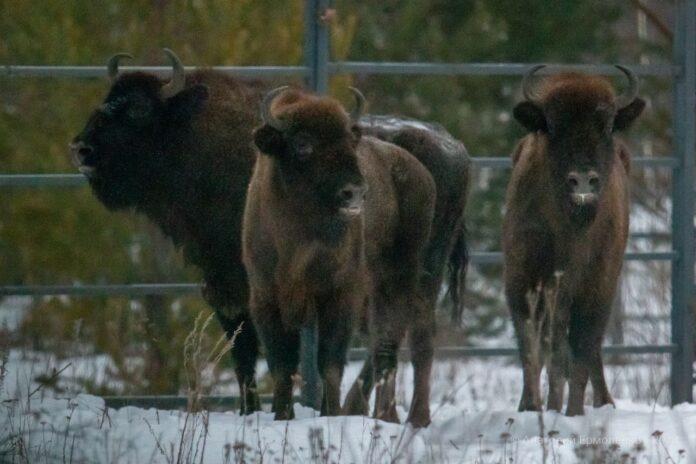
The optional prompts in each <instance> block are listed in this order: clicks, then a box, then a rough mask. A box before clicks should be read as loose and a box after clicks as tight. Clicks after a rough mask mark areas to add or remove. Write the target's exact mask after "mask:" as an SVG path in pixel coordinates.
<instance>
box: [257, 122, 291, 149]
mask: <svg viewBox="0 0 696 464" xmlns="http://www.w3.org/2000/svg"><path fill="white" fill-rule="evenodd" d="M254 144H256V146H257V147H258V149H259V150H261V152H262V153H265V154H267V155H271V156H281V155H282V154H283V153H284V152H285V138H284V137H283V133H282V132H280V131H279V130H278V129H276V128H274V127H271V126H269V125H268V124H264V125H263V126H261V127H259V128H258V129H256V130H255V131H254Z"/></svg>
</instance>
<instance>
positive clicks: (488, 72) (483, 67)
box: [329, 61, 681, 76]
mask: <svg viewBox="0 0 696 464" xmlns="http://www.w3.org/2000/svg"><path fill="white" fill-rule="evenodd" d="M535 64H542V63H409V62H392V63H384V62H381V63H372V62H363V61H339V62H333V63H329V73H331V74H402V75H470V76H521V75H523V74H524V73H526V72H527V71H528V70H529V68H530V67H531V66H533V65H535ZM546 64H548V65H549V68H548V71H546V70H543V69H542V70H540V71H539V74H544V73H545V72H555V70H557V69H558V68H562V69H564V70H574V71H582V72H586V73H593V74H603V75H619V74H621V73H620V71H618V70H617V69H616V68H615V67H614V66H613V65H610V64H600V65H588V64H577V63H572V64H562V63H558V64H553V63H546ZM627 66H628V67H629V68H631V70H632V71H633V72H635V73H636V74H637V75H639V76H676V75H678V74H679V73H680V72H681V68H680V67H678V66H673V65H671V64H665V65H660V64H651V65H643V64H635V65H627Z"/></svg>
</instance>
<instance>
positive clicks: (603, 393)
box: [590, 303, 614, 408]
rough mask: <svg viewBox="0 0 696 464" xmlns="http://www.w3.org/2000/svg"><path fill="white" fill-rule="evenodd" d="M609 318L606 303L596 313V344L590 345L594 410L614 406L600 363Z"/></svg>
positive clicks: (609, 307)
mask: <svg viewBox="0 0 696 464" xmlns="http://www.w3.org/2000/svg"><path fill="white" fill-rule="evenodd" d="M610 316H611V304H610V303H607V304H605V305H604V306H603V307H602V310H601V311H599V312H598V314H597V322H596V324H595V327H594V330H595V334H594V337H595V340H596V342H595V343H594V344H593V345H592V348H593V350H592V353H591V356H590V381H591V382H592V391H593V396H594V401H593V405H594V407H595V408H598V407H601V406H604V405H605V404H611V405H614V400H613V399H612V397H611V393H609V388H608V387H607V381H606V379H605V378H604V363H603V362H602V340H603V339H604V332H605V330H606V327H607V324H608V322H609V317H610Z"/></svg>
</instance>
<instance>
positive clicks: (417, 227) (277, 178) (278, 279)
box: [242, 88, 435, 419]
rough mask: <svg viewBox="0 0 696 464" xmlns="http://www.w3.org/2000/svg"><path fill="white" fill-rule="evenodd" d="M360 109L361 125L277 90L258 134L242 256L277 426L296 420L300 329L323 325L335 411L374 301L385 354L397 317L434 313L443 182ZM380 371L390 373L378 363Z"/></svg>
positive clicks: (323, 367)
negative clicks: (425, 267)
mask: <svg viewBox="0 0 696 464" xmlns="http://www.w3.org/2000/svg"><path fill="white" fill-rule="evenodd" d="M356 95H357V93H356ZM276 96H277V98H275V97H276ZM274 100H275V102H274ZM358 101H359V102H361V101H362V99H361V98H358ZM271 104H273V111H271ZM361 106H362V105H360V104H359V105H358V109H357V111H355V112H354V114H353V115H352V118H351V117H349V116H348V114H346V112H345V111H344V110H343V108H342V107H341V106H340V105H339V104H338V103H337V102H336V101H335V100H333V99H330V98H322V97H317V96H312V95H308V94H304V93H301V92H299V91H294V90H293V91H285V92H283V88H281V89H277V90H275V91H273V92H271V93H269V94H268V96H267V97H266V99H265V101H264V105H263V112H262V113H263V116H264V122H265V124H264V125H263V126H262V127H261V128H259V129H257V131H256V133H255V135H254V140H255V142H256V145H257V146H258V147H259V149H260V151H261V152H262V153H263V155H262V156H260V157H259V159H258V161H257V163H256V166H255V169H254V174H253V176H252V180H251V182H250V184H249V191H248V195H247V203H246V208H245V213H244V226H243V232H242V235H243V239H242V242H243V259H244V264H245V266H246V269H247V272H248V275H249V284H250V293H251V298H250V309H251V312H252V316H253V317H254V320H255V322H256V326H257V328H258V330H259V333H260V335H261V338H262V341H263V342H264V345H265V346H266V349H267V359H268V363H269V368H270V371H271V374H272V376H273V380H274V384H275V385H274V392H273V393H274V394H273V411H274V412H275V416H276V419H286V418H290V417H292V410H291V408H290V406H291V394H292V378H291V377H292V375H293V374H294V373H295V371H296V369H297V364H298V361H299V359H298V355H299V329H300V327H302V326H307V325H312V324H313V323H314V322H315V321H316V322H317V325H318V333H319V350H318V353H319V358H318V361H319V372H320V375H321V377H322V380H323V382H324V395H323V399H322V407H321V412H322V414H324V415H335V414H338V413H339V412H340V404H339V401H340V383H341V378H342V376H343V367H344V365H345V362H346V351H347V348H348V342H349V339H350V335H351V326H352V323H353V321H354V319H355V318H356V317H359V316H360V314H361V313H362V311H363V310H364V308H365V307H366V302H367V301H368V300H370V301H371V304H370V306H371V307H372V308H375V309H376V310H375V311H374V312H373V314H372V320H371V327H372V329H373V336H374V339H375V340H376V341H375V344H376V345H377V346H382V345H383V346H387V347H391V346H392V345H393V344H396V345H397V346H398V343H399V342H400V338H401V336H402V335H403V334H402V333H398V332H399V329H398V325H399V324H394V323H393V321H394V320H395V319H398V320H400V321H403V324H406V323H407V321H409V320H413V319H418V318H419V317H420V312H423V311H425V305H424V304H423V301H422V298H421V297H420V295H419V292H418V279H419V273H420V269H421V267H422V264H421V263H422V254H423V251H424V249H425V247H426V246H427V243H428V238H429V233H430V227H431V222H432V217H433V208H434V201H435V186H434V182H433V179H432V177H431V175H430V174H429V173H428V171H427V170H426V168H425V167H423V165H422V164H420V163H419V162H418V161H417V160H416V159H415V158H414V157H413V156H412V155H410V154H409V153H408V152H406V151H405V150H403V149H401V148H399V147H397V146H395V145H392V144H389V143H386V142H382V141H379V140H378V139H375V138H372V137H361V133H360V129H359V127H358V126H357V124H356V121H357V117H358V116H359V109H360V107H361ZM373 295H374V296H373ZM376 368H377V369H378V372H380V373H381V372H382V371H384V372H387V371H388V368H387V367H385V366H381V365H380V364H379V357H378V361H377V366H376ZM426 403H427V398H426Z"/></svg>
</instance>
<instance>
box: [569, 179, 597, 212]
mask: <svg viewBox="0 0 696 464" xmlns="http://www.w3.org/2000/svg"><path fill="white" fill-rule="evenodd" d="M567 181H568V185H569V186H570V195H571V199H572V200H573V203H576V204H578V205H585V204H591V203H594V202H596V201H597V193H598V191H599V175H598V174H597V173H596V172H595V171H588V172H578V171H572V172H571V173H570V174H568V177H567Z"/></svg>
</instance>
